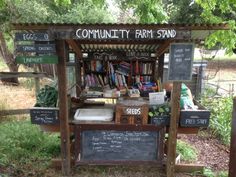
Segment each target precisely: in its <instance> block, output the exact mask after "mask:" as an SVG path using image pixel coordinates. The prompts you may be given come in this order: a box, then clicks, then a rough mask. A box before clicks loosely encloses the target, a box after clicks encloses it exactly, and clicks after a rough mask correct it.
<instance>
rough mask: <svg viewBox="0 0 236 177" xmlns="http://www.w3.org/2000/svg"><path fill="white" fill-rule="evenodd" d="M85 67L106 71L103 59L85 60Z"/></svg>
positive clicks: (90, 69)
mask: <svg viewBox="0 0 236 177" xmlns="http://www.w3.org/2000/svg"><path fill="white" fill-rule="evenodd" d="M85 68H86V71H96V72H104V71H105V69H104V67H103V64H102V61H100V60H91V61H87V62H85Z"/></svg>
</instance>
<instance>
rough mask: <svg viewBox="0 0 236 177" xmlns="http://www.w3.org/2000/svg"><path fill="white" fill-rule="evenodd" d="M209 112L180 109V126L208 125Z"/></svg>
mask: <svg viewBox="0 0 236 177" xmlns="http://www.w3.org/2000/svg"><path fill="white" fill-rule="evenodd" d="M209 119H210V112H209V111H208V110H181V111H180V126H181V127H208V125H209Z"/></svg>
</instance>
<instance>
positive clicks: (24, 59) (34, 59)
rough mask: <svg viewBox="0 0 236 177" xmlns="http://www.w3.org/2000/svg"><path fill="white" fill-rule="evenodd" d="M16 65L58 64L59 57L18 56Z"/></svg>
mask: <svg viewBox="0 0 236 177" xmlns="http://www.w3.org/2000/svg"><path fill="white" fill-rule="evenodd" d="M16 63H18V64H29V63H32V64H57V63H58V57H57V56H56V55H43V56H17V57H16Z"/></svg>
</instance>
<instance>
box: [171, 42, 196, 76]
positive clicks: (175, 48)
mask: <svg viewBox="0 0 236 177" xmlns="http://www.w3.org/2000/svg"><path fill="white" fill-rule="evenodd" d="M193 53H194V45H193V44H191V43H175V44H171V45H170V55H169V56H170V57H169V68H168V80H169V81H189V80H192V67H193V56H194V54H193Z"/></svg>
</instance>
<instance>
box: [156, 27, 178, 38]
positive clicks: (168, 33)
mask: <svg viewBox="0 0 236 177" xmlns="http://www.w3.org/2000/svg"><path fill="white" fill-rule="evenodd" d="M175 36H176V31H175V30H173V29H171V30H166V29H160V30H157V38H158V39H166V38H174V37H175Z"/></svg>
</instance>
